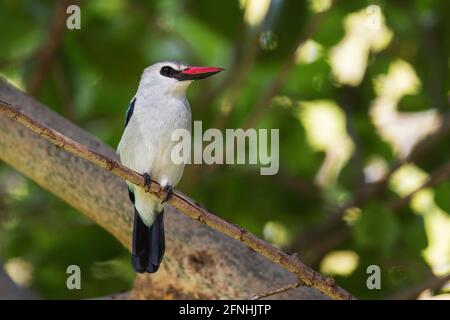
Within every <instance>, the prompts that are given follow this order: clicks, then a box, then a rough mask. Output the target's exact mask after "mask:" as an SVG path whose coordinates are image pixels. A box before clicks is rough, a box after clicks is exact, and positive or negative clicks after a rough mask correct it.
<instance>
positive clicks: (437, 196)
mask: <svg viewBox="0 0 450 320" xmlns="http://www.w3.org/2000/svg"><path fill="white" fill-rule="evenodd" d="M434 201H436V204H437V205H438V206H439V208H441V209H442V210H444V211H445V212H447V213H450V181H445V182H443V183H441V184H439V185H438V186H437V187H436V189H435V191H434Z"/></svg>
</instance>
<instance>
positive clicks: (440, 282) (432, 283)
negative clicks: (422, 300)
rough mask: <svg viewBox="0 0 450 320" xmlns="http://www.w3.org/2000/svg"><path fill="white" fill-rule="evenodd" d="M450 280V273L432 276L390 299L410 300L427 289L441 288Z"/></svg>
mask: <svg viewBox="0 0 450 320" xmlns="http://www.w3.org/2000/svg"><path fill="white" fill-rule="evenodd" d="M449 281H450V275H446V276H442V277H436V276H435V275H433V276H431V277H430V278H429V279H427V280H425V281H424V282H423V283H421V284H419V285H417V286H414V287H412V288H409V289H406V290H405V291H402V292H399V293H396V294H394V295H392V296H390V297H389V298H388V299H389V300H410V299H416V298H417V297H418V296H419V294H420V293H421V292H423V291H425V290H430V289H431V290H436V291H437V290H440V289H441V288H442V287H443V286H445V284H446V283H447V282H449Z"/></svg>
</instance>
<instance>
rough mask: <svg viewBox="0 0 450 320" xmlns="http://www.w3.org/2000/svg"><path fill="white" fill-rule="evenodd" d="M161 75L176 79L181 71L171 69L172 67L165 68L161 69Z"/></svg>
mask: <svg viewBox="0 0 450 320" xmlns="http://www.w3.org/2000/svg"><path fill="white" fill-rule="evenodd" d="M159 73H160V74H161V75H162V76H164V77H168V78H173V77H175V76H176V75H177V74H178V73H180V71H178V70H175V69H174V68H172V67H170V66H164V67H162V68H161V70H160V71H159Z"/></svg>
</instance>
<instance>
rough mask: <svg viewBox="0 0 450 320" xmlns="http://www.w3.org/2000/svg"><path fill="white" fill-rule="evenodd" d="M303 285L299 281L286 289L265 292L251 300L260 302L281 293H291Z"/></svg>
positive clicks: (285, 287)
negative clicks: (290, 291)
mask: <svg viewBox="0 0 450 320" xmlns="http://www.w3.org/2000/svg"><path fill="white" fill-rule="evenodd" d="M302 285H303V283H301V282H300V281H298V282H296V283H291V284H289V285H287V286H284V287H281V288H277V289H274V290H270V291H267V292H264V293H262V294H259V295H255V296H253V297H252V298H251V299H250V300H260V299H262V298H267V297H271V296H274V295H276V294H280V293H283V292H286V291H289V290H294V289H297V288H299V287H301V286H302Z"/></svg>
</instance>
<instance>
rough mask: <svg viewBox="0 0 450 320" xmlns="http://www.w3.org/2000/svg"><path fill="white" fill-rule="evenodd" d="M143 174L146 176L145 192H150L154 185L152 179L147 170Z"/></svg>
mask: <svg viewBox="0 0 450 320" xmlns="http://www.w3.org/2000/svg"><path fill="white" fill-rule="evenodd" d="M142 176H143V177H144V186H145V192H150V189H151V186H152V179H151V177H150V175H149V174H148V173H147V172H145V173H144V174H143V175H142Z"/></svg>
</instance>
